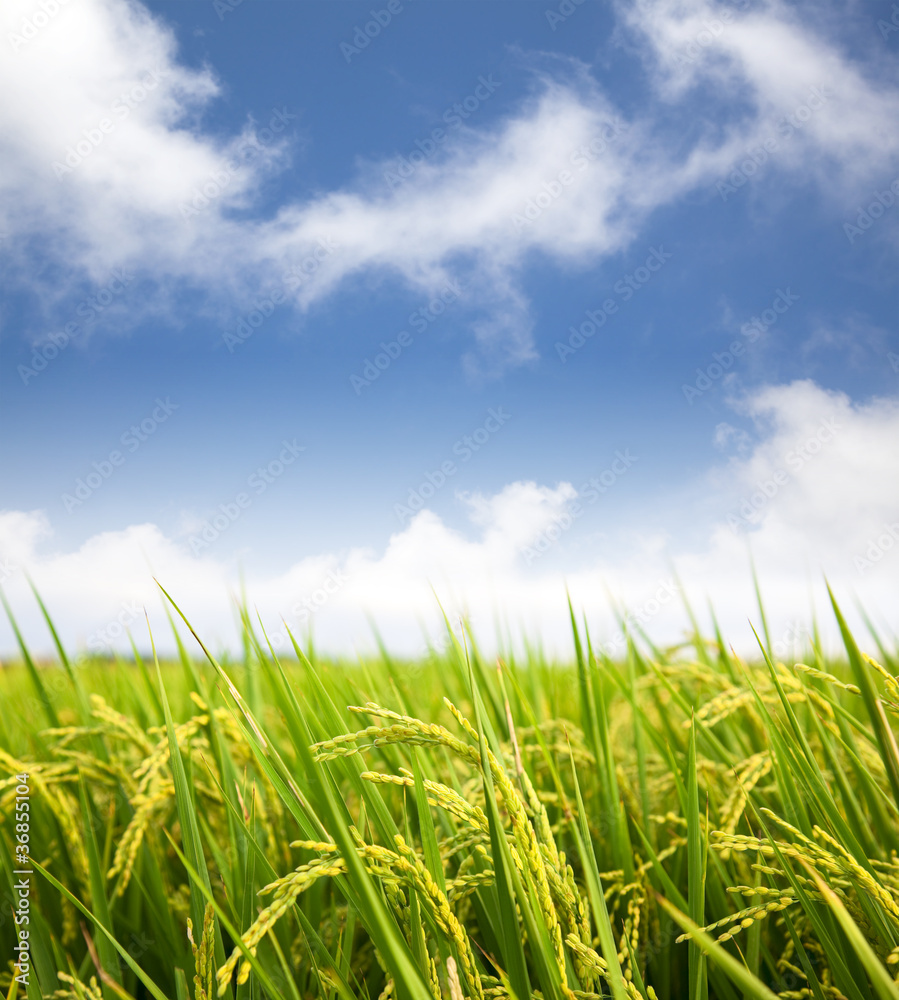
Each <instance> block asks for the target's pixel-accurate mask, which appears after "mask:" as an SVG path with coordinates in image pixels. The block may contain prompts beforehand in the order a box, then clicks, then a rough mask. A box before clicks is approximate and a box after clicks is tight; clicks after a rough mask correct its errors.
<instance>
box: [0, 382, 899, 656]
mask: <svg viewBox="0 0 899 1000" xmlns="http://www.w3.org/2000/svg"><path fill="white" fill-rule="evenodd" d="M733 406H734V409H735V412H736V413H737V415H738V417H742V418H743V419H745V420H747V421H749V423H750V426H751V435H750V436H754V441H753V443H752V445H751V446H750V447H749V448H747V449H746V450H745V452H743V453H737V454H734V455H733V456H731V457H730V458H727V459H725V460H724V462H723V463H722V464H719V465H716V466H715V467H714V468H712V469H711V470H710V471H709V474H708V476H707V477H706V483H705V485H704V487H703V488H704V490H705V493H706V498H705V499H706V503H705V509H706V510H707V511H708V512H709V513H708V514H707V516H706V520H705V521H704V523H703V524H702V525H701V530H702V533H703V534H702V541H701V542H699V543H697V544H694V545H692V546H685V545H684V544H683V542H681V541H680V540H679V531H680V529H681V528H682V527H683V525H684V524H685V523H687V522H689V521H691V520H693V521H695V519H696V513H695V510H696V505H695V503H693V502H688V503H687V504H685V505H683V506H682V507H681V508H672V509H671V510H670V511H669V512H667V529H666V530H667V535H666V536H664V537H661V536H659V535H652V536H650V535H647V534H645V532H643V531H642V529H641V526H640V524H639V523H638V522H637V521H636V520H634V521H633V522H621V523H619V524H618V525H616V526H615V528H614V530H612V529H610V533H609V538H608V543H607V545H606V546H605V547H604V548H603V549H602V551H601V552H600V553H599V554H598V555H596V556H593V557H589V558H581V559H580V560H579V561H578V562H577V563H574V564H571V563H570V561H569V564H568V565H566V568H565V571H564V572H563V570H562V569H561V568H560V567H559V564H558V562H555V561H554V559H553V554H554V551H555V549H556V543H558V544H559V545H563V544H565V543H566V542H568V541H571V542H572V544H573V545H575V546H576V545H578V544H579V539H580V538H581V537H582V536H579V534H578V531H579V528H580V525H579V524H578V517H577V516H576V514H575V510H576V508H575V507H574V505H575V504H577V503H580V504H581V506H582V507H587V506H589V505H590V504H591V503H592V502H593V501H592V500H591V499H590V497H589V496H588V495H585V494H581V495H578V491H577V490H576V489H575V487H574V486H573V485H572V484H570V483H564V482H563V483H558V484H556V485H555V486H546V485H539V484H536V483H533V482H515V483H511V484H509V485H507V486H506V487H505V488H504V489H502V490H501V491H499V492H498V493H496V494H494V495H490V496H484V495H480V494H472V495H467V494H457V500H458V502H459V504H460V505H461V506H462V508H463V509H464V510H465V511H466V512H467V515H468V520H469V522H470V525H471V527H470V529H469V530H468V531H465V532H463V531H458V530H454V529H452V528H450V527H449V526H448V525H447V524H446V523H444V521H443V520H442V519H441V518H440V517H438V516H437V515H436V514H435V513H433V512H432V511H430V510H427V509H425V510H422V511H420V512H419V513H418V514H416V515H415V517H414V518H413V519H412V520H411V521H410V522H409V524H408V525H407V526H406V527H405V528H403V529H402V530H401V531H398V532H397V533H396V534H394V535H393V536H392V537H391V538H390V540H389V542H388V543H387V545H386V546H385V548H384V549H383V551H381V552H376V551H374V550H372V549H354V550H350V551H343V552H323V553H320V554H318V555H315V556H312V557H308V558H305V559H302V560H300V561H299V562H297V563H295V564H293V565H291V566H289V567H286V568H285V569H284V570H283V571H282V572H279V573H277V574H274V575H269V576H260V575H259V574H255V573H253V572H252V569H251V568H250V569H248V570H247V572H246V586H247V595H248V599H249V601H250V605H251V606H254V605H255V606H256V607H258V609H259V611H260V613H261V615H262V617H263V620H264V621H265V623H266V627H267V628H268V629H269V630H270V631H271V633H272V634H273V635H274V636H275V637H276V640H275V641H276V642H277V643H278V644H279V645H283V644H284V643H285V642H286V635H285V634H284V632H283V628H282V626H281V624H280V620H279V616H283V617H284V618H285V619H286V620H287V622H288V624H289V625H290V626H291V627H292V628H295V629H296V630H297V631H298V632H299V633H300V634H301V635H302V634H304V633H305V631H306V629H307V628H308V627H309V626H310V625H312V626H313V627H314V633H315V636H316V641H317V643H318V645H319V646H320V648H322V649H324V650H327V651H330V652H336V653H350V652H352V650H353V648H370V646H371V640H370V628H369V625H368V619H367V615H371V616H372V618H373V619H374V621H375V622H376V623H377V625H378V626H379V628H380V630H381V631H382V633H383V634H384V636H385V638H386V640H387V642H388V644H389V645H390V646H391V648H394V649H396V650H397V651H399V652H407V653H415V652H418V651H420V648H421V644H422V634H423V633H421V632H419V631H418V630H417V628H416V626H415V624H414V622H415V621H416V619H417V620H418V621H420V622H422V623H423V629H424V633H426V634H427V635H429V636H431V637H432V638H436V637H439V636H440V635H441V626H440V615H439V610H438V607H437V598H439V599H440V601H441V602H442V603H443V606H444V608H445V609H446V610H447V611H448V612H449V613H450V614H451V615H458V614H462V613H468V614H470V615H471V616H472V618H473V620H474V624H475V629H476V631H477V632H478V633H479V635H480V637H481V638H482V639H483V640H486V644H487V645H488V646H489V645H490V641H491V640H492V638H493V622H494V621H495V620H498V621H502V622H505V623H507V624H508V626H509V629H510V632H511V633H512V634H513V635H519V634H520V631H521V630H523V631H525V632H526V633H527V634H528V635H529V636H531V637H533V636H535V635H537V634H539V635H540V636H541V637H542V639H543V640H545V642H546V643H547V646H548V647H549V648H550V649H554V650H558V651H562V652H564V651H566V650H567V649H568V635H567V629H566V625H565V621H566V615H565V592H566V588H567V589H568V590H569V591H570V593H571V595H572V599H573V601H574V604H575V607H577V608H582V609H583V610H584V611H585V612H586V613H587V615H588V618H589V620H590V622H591V627H593V628H594V630H595V635H596V639H597V641H598V642H612V643H614V642H616V641H620V635H619V633H618V628H617V625H616V624H615V620H614V617H613V609H614V607H615V606H616V604H617V605H619V606H621V607H626V608H628V609H629V610H630V611H633V612H641V611H642V615H643V617H644V618H645V619H646V628H647V630H648V631H649V633H650V635H651V636H652V637H653V638H655V639H657V640H660V641H673V640H676V639H678V638H679V637H680V636H681V634H682V632H683V630H684V627H685V616H684V614H683V611H682V608H681V605H680V602H679V598H678V597H677V592H676V586H675V585H674V583H673V577H672V572H671V565H672V562H673V564H674V566H676V568H677V571H678V573H679V574H680V575H681V577H682V579H683V580H685V581H687V582H688V586H687V591H688V593H689V596H690V599H691V601H692V602H693V603H694V606H696V607H697V608H698V609H699V610H700V612H701V611H702V610H703V609H704V608H705V607H706V601H707V599H708V598H709V597H711V599H712V601H713V603H714V607H715V611H716V614H717V615H718V618H719V620H720V621H721V623H722V627H723V629H724V634H725V636H726V637H727V638H728V640H729V641H732V642H733V643H734V644H735V646H736V647H737V649H738V650H741V651H743V652H751V651H752V648H753V645H752V634H751V631H750V630H749V627H748V625H747V623H746V620H747V617H752V616H753V614H754V611H753V609H754V607H755V600H754V595H753V592H752V584H751V580H750V579H749V573H748V572H747V570H748V555H749V548H750V547H751V552H752V556H753V559H754V560H755V563H756V565H757V567H758V571H759V576H760V579H761V583H762V590H763V595H764V597H765V600H766V602H767V605H768V609H767V610H768V615H769V620H770V623H771V629H772V635H773V636H774V638H775V639H777V640H778V641H779V642H782V643H786V640H785V639H784V638H783V637H784V636H786V635H788V634H790V630H793V631H797V630H798V626H797V622H801V623H802V626H803V627H808V626H809V625H810V607H811V605H810V600H811V598H812V596H814V600H815V607H816V609H817V612H818V614H819V615H820V618H821V621H822V625H823V627H824V632H825V634H827V632H828V625H829V621H828V618H829V615H828V611H827V606H826V595H825V592H824V587H823V577H824V574H826V575H827V578H828V579H829V580H830V582H831V584H832V585H833V586H834V587H835V589H836V592H837V593H838V595H839V597H840V599H841V600H842V602H843V604H844V605H846V608H845V610H846V611H847V612H848V613H850V615H851V614H852V612H853V608H852V607H851V605H852V602H853V598H854V597H855V596H858V597H859V598H860V599H861V601H862V603H863V604H864V605H865V606H866V607H867V609H868V610H869V611H870V613H871V614H872V616H873V618H874V620H875V622H877V621H878V617H877V616H878V613H879V612H882V613H884V614H885V613H886V611H887V609H888V608H891V607H895V605H896V602H897V600H899V584H897V579H899V577H897V574H896V572H895V565H896V563H895V561H896V559H897V558H899V555H897V551H895V550H899V510H897V507H896V503H895V484H896V482H897V481H899V454H897V452H896V449H895V448H894V447H893V445H894V443H895V441H896V440H897V439H899V402H897V401H896V400H895V399H892V400H890V399H873V400H870V401H869V402H867V403H863V404H857V403H853V402H852V401H850V400H849V398H848V397H847V396H845V395H844V394H842V393H838V392H829V391H826V390H824V389H822V388H820V387H819V386H817V385H815V384H814V383H812V382H810V381H799V382H794V383H791V384H789V385H773V386H765V387H762V388H761V389H758V390H756V391H754V392H752V393H749V394H748V395H745V396H743V397H742V398H740V399H738V400H734V402H733ZM573 514H575V516H572V515H573ZM569 533H570V534H569ZM52 538H53V530H52V523H51V522H50V521H49V519H48V518H47V516H46V515H45V514H44V513H42V512H40V511H32V512H23V511H5V512H0V578H2V581H0V582H2V586H3V588H4V590H5V592H6V593H7V595H8V597H9V599H10V601H11V603H12V605H13V608H14V609H15V613H16V614H17V615H18V616H19V618H20V621H21V624H22V626H23V631H24V633H25V635H26V637H27V640H28V642H29V643H31V644H33V645H34V647H36V648H37V649H39V650H49V647H50V644H49V636H47V634H46V630H45V627H44V626H43V624H42V623H41V620H40V617H39V614H38V611H37V609H36V607H35V606H34V601H33V598H32V597H31V595H30V593H29V590H28V587H27V583H26V581H25V577H24V573H23V570H24V571H27V572H28V573H29V574H30V575H31V577H32V578H33V580H34V581H35V584H36V586H37V588H38V590H39V592H40V593H41V595H42V597H43V599H44V601H45V603H46V604H47V606H48V607H49V609H50V611H51V613H52V614H53V615H54V618H55V619H56V621H57V624H58V626H59V628H60V632H61V634H62V635H63V636H64V637H65V639H66V641H67V642H68V644H69V645H70V646H72V645H78V646H81V647H84V646H85V645H88V644H89V645H90V648H92V649H94V650H100V649H103V648H112V647H115V648H122V649H127V644H126V643H125V626H127V627H129V628H130V629H131V630H132V631H133V632H134V634H135V636H136V637H137V639H138V642H139V643H141V642H142V639H141V637H142V636H143V635H144V634H145V633H144V629H145V625H144V624H143V610H142V609H143V607H144V606H146V607H147V608H148V610H149V612H150V617H151V621H152V623H153V627H154V630H155V633H156V639H157V642H159V643H160V645H161V646H162V648H167V647H168V644H169V642H170V640H169V638H168V636H167V635H165V626H164V624H163V618H162V616H161V614H160V612H159V604H158V601H159V598H160V595H159V592H158V591H157V589H156V587H155V585H154V583H153V579H152V577H153V575H155V576H156V577H157V578H158V579H159V580H160V581H161V582H162V583H163V585H164V586H165V587H166V589H167V590H168V591H169V592H170V593H171V594H172V595H173V596H174V597H175V599H176V600H178V601H179V603H181V605H182V608H183V610H184V611H185V613H186V614H187V615H188V616H189V617H190V618H191V620H192V622H193V623H194V625H195V627H196V628H197V630H198V633H199V634H200V635H201V636H202V637H203V638H204V640H207V641H208V643H209V644H210V645H211V646H213V647H214V648H215V647H216V644H218V646H220V647H223V646H227V647H229V648H232V649H233V648H237V644H236V636H237V633H236V631H235V624H234V614H233V609H232V608H231V607H230V605H229V593H236V592H237V591H238V589H239V584H238V580H239V567H238V566H237V565H235V564H229V563H226V562H223V561H221V560H217V559H214V558H212V557H210V556H199V557H197V556H194V555H192V554H191V553H190V551H189V548H188V546H187V544H186V543H185V541H184V539H174V538H168V537H166V536H165V535H164V534H163V532H162V531H161V530H160V529H159V528H158V527H157V526H156V525H153V524H141V525H134V526H131V527H129V528H127V529H125V530H123V531H115V532H106V533H102V534H99V535H96V536H94V537H92V538H90V539H88V540H87V541H86V542H85V543H84V544H83V545H81V546H80V547H79V548H78V549H77V550H74V551H69V552H62V551H54V550H53V548H52ZM560 540H561V541H560ZM432 588H433V589H432ZM435 595H436V597H435ZM647 609H648V610H647ZM86 623H90V624H86ZM14 645H15V644H14V639H13V635H12V632H11V630H10V629H9V628H8V626H7V625H6V623H3V624H2V625H0V650H3V651H6V652H11V651H12V650H13V649H14ZM787 645H788V643H787ZM780 651H781V653H782V655H786V645H784V647H783V649H781V650H780Z"/></svg>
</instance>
